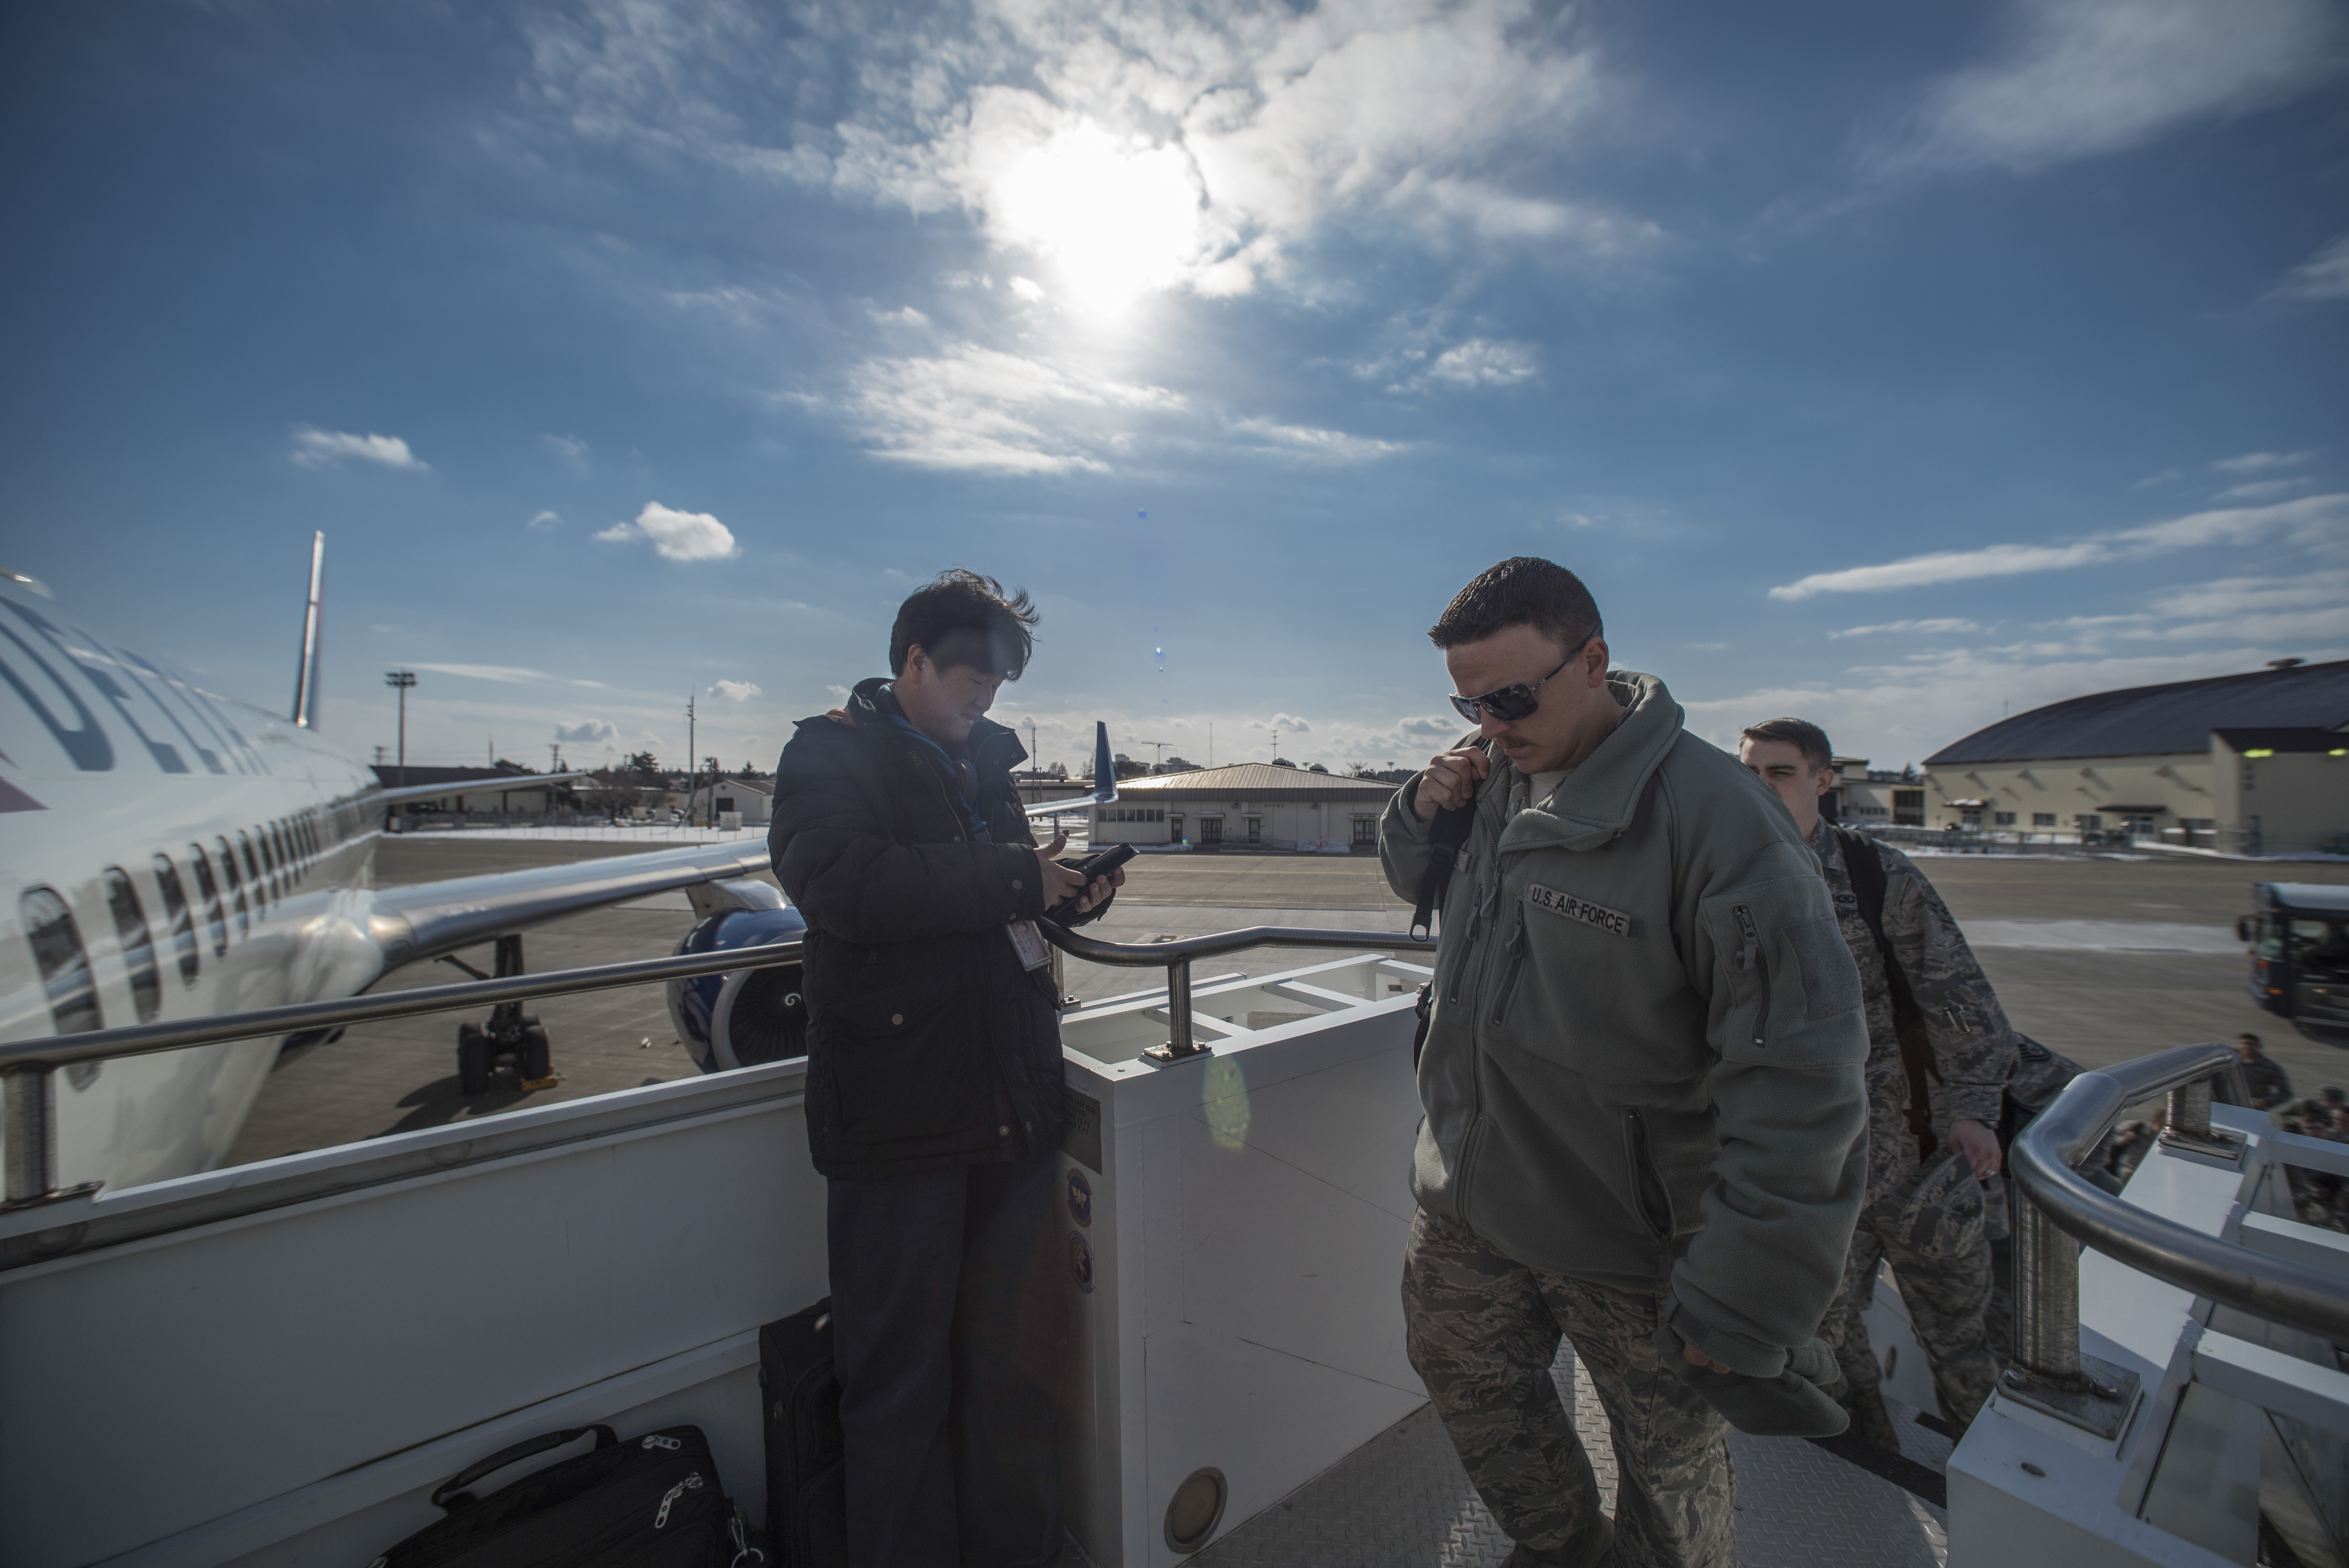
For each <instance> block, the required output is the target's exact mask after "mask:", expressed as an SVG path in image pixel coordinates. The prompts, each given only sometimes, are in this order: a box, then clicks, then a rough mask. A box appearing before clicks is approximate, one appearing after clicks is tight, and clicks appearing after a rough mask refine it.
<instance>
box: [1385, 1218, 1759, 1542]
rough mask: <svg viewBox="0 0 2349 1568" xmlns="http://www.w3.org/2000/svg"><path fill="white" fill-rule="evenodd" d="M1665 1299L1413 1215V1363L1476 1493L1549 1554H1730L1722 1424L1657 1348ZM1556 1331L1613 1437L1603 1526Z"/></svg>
mask: <svg viewBox="0 0 2349 1568" xmlns="http://www.w3.org/2000/svg"><path fill="white" fill-rule="evenodd" d="M1659 1305H1660V1302H1659V1298H1658V1297H1656V1296H1654V1295H1646V1294H1642V1293H1639V1292H1633V1291H1625V1290H1615V1289H1611V1288H1609V1287H1608V1286H1606V1285H1599V1284H1589V1283H1588V1282H1587V1281H1583V1280H1577V1279H1568V1278H1567V1277H1566V1276H1565V1275H1563V1274H1544V1273H1541V1272H1540V1271H1538V1270H1536V1269H1530V1268H1527V1267H1526V1266H1525V1265H1524V1264H1520V1263H1517V1262H1516V1261H1515V1260H1514V1259H1511V1258H1507V1257H1505V1256H1503V1255H1502V1254H1501V1253H1498V1252H1495V1250H1494V1249H1493V1248H1492V1247H1490V1246H1488V1245H1486V1244H1485V1242H1484V1240H1483V1239H1482V1238H1481V1237H1479V1236H1477V1235H1476V1234H1475V1232H1473V1231H1470V1230H1467V1229H1466V1228H1464V1227H1463V1226H1460V1225H1456V1224H1454V1223H1452V1222H1449V1221H1445V1220H1438V1219H1434V1218H1433V1217H1431V1216H1430V1215H1428V1214H1427V1213H1426V1212H1418V1213H1416V1214H1415V1215H1414V1216H1413V1220H1412V1224H1411V1240H1410V1242H1409V1243H1407V1244H1406V1246H1405V1248H1404V1252H1403V1265H1402V1311H1403V1329H1404V1345H1405V1347H1406V1348H1407V1350H1408V1351H1409V1353H1410V1356H1411V1364H1412V1366H1413V1367H1414V1368H1415V1369H1416V1370H1417V1371H1418V1373H1419V1376H1420V1377H1421V1379H1422V1380H1423V1382H1425V1383H1426V1385H1427V1394H1428V1398H1430V1399H1431V1400H1433V1402H1434V1405H1435V1413H1436V1414H1437V1415H1438V1416H1439V1417H1441V1418H1443V1421H1444V1430H1445V1431H1446V1432H1447V1433H1449V1434H1450V1435H1451V1438H1452V1443H1453V1446H1454V1448H1456V1449H1459V1450H1460V1461H1461V1463H1462V1464H1463V1465H1464V1466H1465V1467H1466V1468H1467V1470H1468V1479H1469V1480H1471V1481H1473V1482H1475V1487H1476V1493H1477V1495H1478V1496H1479V1497H1482V1498H1483V1499H1484V1500H1485V1507H1487V1508H1489V1509H1491V1510H1492V1511H1493V1517H1494V1518H1495V1519H1496V1520H1498V1521H1499V1522H1500V1524H1501V1528H1502V1529H1504V1530H1506V1531H1507V1532H1509V1535H1510V1537H1511V1538H1512V1539H1514V1540H1516V1541H1518V1542H1523V1543H1524V1544H1525V1545H1526V1546H1527V1547H1529V1548H1531V1549H1533V1550H1534V1551H1537V1552H1539V1553H1543V1554H1544V1555H1545V1556H1546V1557H1554V1558H1555V1559H1556V1560H1557V1561H1558V1562H1561V1563H1571V1564H1574V1565H1575V1568H1586V1565H1588V1564H1595V1563H1599V1562H1602V1561H1604V1562H1607V1563H1619V1564H1624V1565H1626V1568H1629V1565H1631V1564H1640V1565H1641V1568H1647V1565H1651V1564H1652V1565H1654V1568H1683V1565H1685V1568H1698V1565H1700V1564H1706V1565H1718V1568H1731V1565H1733V1563H1735V1562H1736V1561H1737V1540H1736V1531H1735V1526H1734V1523H1733V1516H1732V1513H1731V1509H1732V1506H1733V1485H1732V1481H1731V1477H1730V1470H1729V1443H1728V1437H1729V1424H1728V1423H1727V1422H1726V1421H1724V1420H1723V1419H1722V1418H1720V1417H1719V1416H1718V1415H1716V1414H1714V1413H1713V1408H1712V1407H1711V1406H1709V1405H1707V1404H1706V1403H1705V1402H1704V1401H1703V1400H1702V1399H1701V1398H1698V1397H1697V1394H1696V1391H1695V1390H1694V1389H1693V1388H1691V1387H1689V1386H1688V1385H1687V1384H1686V1383H1684V1382H1682V1380H1681V1379H1680V1377H1678V1376H1676V1375H1675V1374H1674V1373H1673V1371H1672V1370H1671V1367H1667V1366H1665V1365H1664V1364H1663V1362H1662V1360H1661V1357H1659V1355H1658V1353H1657V1350H1656V1347H1655V1345H1654V1343H1653V1337H1652V1336H1654V1334H1655V1332H1656V1324H1657V1318H1656V1314H1657V1309H1658V1306H1659ZM1561 1336H1562V1337H1564V1338H1565V1339H1566V1340H1567V1341H1568V1343H1570V1344H1571V1345H1572V1346H1573V1347H1574V1353H1575V1355H1576V1356H1577V1357H1578V1358H1579V1359H1580V1360H1581V1362H1582V1365H1583V1367H1584V1368H1585V1369H1586V1370H1588V1373H1589V1374H1590V1381H1591V1383H1592V1385H1593V1386H1594V1387H1597V1389H1598V1390H1599V1401H1600V1403H1602V1404H1603V1405H1605V1407H1606V1408H1607V1420H1608V1426H1609V1430H1610V1431H1611V1432H1612V1433H1613V1435H1614V1439H1615V1464H1616V1475H1617V1481H1616V1491H1615V1519H1614V1522H1613V1525H1612V1529H1611V1531H1610V1528H1609V1522H1608V1520H1607V1518H1606V1516H1605V1514H1604V1513H1602V1512H1601V1511H1600V1509H1599V1478H1598V1477H1597V1476H1596V1475H1595V1474H1593V1473H1592V1471H1591V1468H1590V1456H1589V1455H1588V1454H1587V1453H1585V1452H1584V1451H1583V1448H1582V1443H1581V1440H1580V1439H1578V1438H1577V1437H1576V1436H1575V1432H1574V1423H1573V1422H1572V1421H1571V1420H1569V1419H1568V1417H1567V1414H1566V1407H1565V1405H1564V1403H1563V1402H1562V1401H1561V1400H1560V1399H1559V1398H1558V1394H1557V1384H1556V1383H1554V1382H1552V1381H1551V1380H1550V1363H1551V1362H1552V1361H1553V1360H1555V1359H1556V1357H1557V1346H1558V1341H1559V1339H1560V1337H1561ZM1610 1538H1611V1540H1612V1541H1613V1543H1614V1550H1615V1554H1614V1556H1612V1557H1608V1556H1606V1553H1607V1549H1608V1543H1609V1540H1610Z"/></svg>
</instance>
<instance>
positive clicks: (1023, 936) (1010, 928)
mask: <svg viewBox="0 0 2349 1568" xmlns="http://www.w3.org/2000/svg"><path fill="white" fill-rule="evenodd" d="M1003 929H1004V930H1005V931H1007V932H1009V933H1010V934H1011V950H1012V951H1013V952H1014V953H1017V954H1019V962H1020V963H1021V964H1023V965H1026V966H1027V967H1029V968H1030V969H1044V968H1049V967H1050V965H1051V962H1052V948H1051V944H1049V943H1047V942H1046V941H1045V940H1044V934H1043V933H1042V932H1040V931H1039V930H1037V929H1036V923H1035V922H1034V921H1032V920H1015V921H1013V922H1012V923H1010V924H1009V925H1007V926H1005V927H1004V928H1003Z"/></svg>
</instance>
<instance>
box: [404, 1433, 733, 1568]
mask: <svg viewBox="0 0 2349 1568" xmlns="http://www.w3.org/2000/svg"><path fill="white" fill-rule="evenodd" d="M590 1432H593V1433H595V1449H593V1451H591V1452H588V1453H584V1454H581V1455H580V1456H579V1457H578V1458H576V1459H570V1460H564V1461H563V1462H562V1463H560V1464H553V1465H549V1466H547V1467H546V1468H545V1469H544V1470H534V1471H533V1472H532V1473H531V1474H529V1475H526V1476H524V1477H523V1478H522V1479H521V1480H517V1481H515V1482H513V1483H512V1484H511V1485H508V1486H502V1487H500V1488H499V1489H498V1490H497V1491H493V1492H491V1493H490V1494H489V1495H488V1496H486V1497H481V1498H476V1497H475V1496H474V1495H473V1494H472V1493H471V1491H468V1490H466V1489H467V1488H469V1487H471V1485H472V1484H473V1483H474V1482H475V1481H477V1480H481V1478H482V1477H484V1476H486V1475H488V1474H490V1473H491V1472H492V1471H493V1470H502V1469H504V1468H505V1467H506V1466H507V1465H510V1464H513V1463H515V1462H516V1461H518V1460H526V1459H528V1458H530V1457H531V1456H532V1455H533V1454H543V1453H544V1452H546V1451H547V1450H548V1449H558V1448H561V1447H562V1446H563V1445H564V1444H565V1443H568V1442H572V1441H574V1440H575V1439H580V1438H584V1437H585V1436H586V1435H587V1434H588V1433H590ZM432 1501H433V1502H434V1503H435V1504H436V1505H437V1506H439V1507H440V1508H444V1509H446V1510H448V1511H449V1517H448V1518H446V1519H443V1520H441V1521H440V1522H438V1523H435V1524H429V1525H427V1526H425V1527H424V1528H423V1529H422V1530H419V1531H418V1532H416V1533H415V1534H413V1535H411V1536H409V1538H408V1539H407V1540H405V1541H403V1542H400V1543H399V1544H398V1545H397V1546H395V1547H393V1548H392V1549H391V1550H390V1551H388V1552H387V1553H384V1554H383V1555H382V1556H380V1557H378V1558H377V1559H376V1560H375V1562H374V1563H371V1564H370V1565H369V1568H557V1565H559V1568H622V1565H623V1564H625V1565H626V1568H729V1564H731V1563H737V1562H738V1561H739V1562H740V1563H742V1564H744V1565H745V1568H748V1565H749V1564H750V1563H755V1562H756V1561H757V1553H756V1552H755V1551H754V1550H753V1549H752V1548H751V1547H750V1542H749V1541H748V1539H747V1536H748V1532H747V1531H745V1529H744V1528H743V1525H742V1516H741V1515H740V1513H738V1512H736V1511H735V1509H734V1504H733V1503H732V1502H731V1501H729V1500H728V1499H727V1496H726V1489H725V1488H724V1487H722V1486H720V1485H719V1482H718V1467H717V1465H715V1464H714V1463H712V1462H711V1461H710V1458H709V1443H708V1442H707V1441H706V1440H705V1439H703V1437H702V1435H701V1429H700V1428H698V1427H669V1428H667V1429H664V1430H661V1431H657V1432H647V1434H645V1435H644V1436H643V1437H641V1438H632V1439H629V1440H628V1441H626V1442H625V1443H624V1442H621V1441H620V1440H619V1439H617V1438H616V1437H615V1436H614V1435H613V1432H612V1429H611V1428H609V1427H606V1426H600V1425H599V1426H593V1427H574V1428H573V1429H570V1430H569V1431H565V1432H549V1433H547V1434H546V1435H545V1436H543V1437H537V1438H532V1439H529V1440H528V1441H526V1442H520V1443H516V1444H514V1445H513V1447H512V1448H510V1449H500V1450H499V1451H498V1452H496V1453H493V1454H492V1455H491V1456H490V1457H489V1458H487V1459H485V1460H481V1462H480V1463H478V1464H474V1465H470V1466H468V1467H467V1468H466V1469H465V1470H462V1471H460V1473H458V1474H457V1475H456V1476H455V1477H453V1478H452V1479H450V1480H449V1481H448V1482H447V1483H445V1484H444V1485H442V1486H440V1488H439V1489H437V1490H436V1491H434V1492H433V1493H432Z"/></svg>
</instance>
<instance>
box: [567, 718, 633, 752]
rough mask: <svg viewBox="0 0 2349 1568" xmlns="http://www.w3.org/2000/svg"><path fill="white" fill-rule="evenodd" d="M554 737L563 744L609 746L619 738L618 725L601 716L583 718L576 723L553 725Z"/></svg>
mask: <svg viewBox="0 0 2349 1568" xmlns="http://www.w3.org/2000/svg"><path fill="white" fill-rule="evenodd" d="M554 738H555V739H557V740H560V741H562V742H564V744H565V745H576V746H592V745H596V744H601V745H605V746H609V745H612V744H613V743H614V742H616V741H617V740H618V739H619V738H620V727H619V726H618V725H616V724H613V723H611V722H610V721H609V720H606V719H601V718H590V719H585V720H583V721H582V722H580V723H578V724H558V725H556V726H555V727H554Z"/></svg>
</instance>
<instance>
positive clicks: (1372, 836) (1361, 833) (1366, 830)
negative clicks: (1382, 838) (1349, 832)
mask: <svg viewBox="0 0 2349 1568" xmlns="http://www.w3.org/2000/svg"><path fill="white" fill-rule="evenodd" d="M1378 841H1379V820H1378V819H1377V818H1376V817H1357V818H1355V819H1354V842H1356V843H1358V844H1375V843H1377V842H1378Z"/></svg>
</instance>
